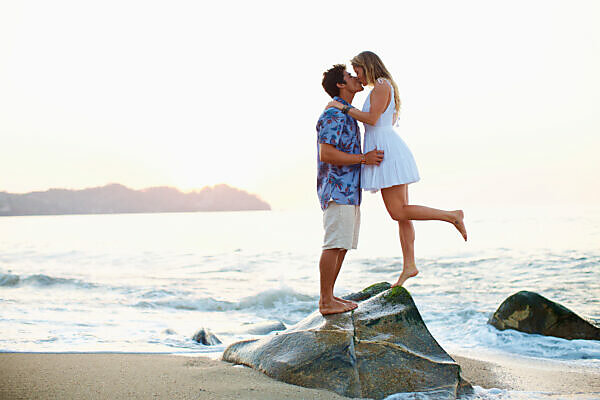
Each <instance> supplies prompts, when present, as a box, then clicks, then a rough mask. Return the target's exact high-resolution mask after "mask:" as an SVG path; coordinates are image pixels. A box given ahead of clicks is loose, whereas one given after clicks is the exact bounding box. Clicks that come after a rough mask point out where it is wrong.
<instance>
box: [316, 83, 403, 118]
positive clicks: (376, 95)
mask: <svg viewBox="0 0 600 400" xmlns="http://www.w3.org/2000/svg"><path fill="white" fill-rule="evenodd" d="M391 94H392V90H391V89H390V86H389V85H388V84H387V83H379V82H377V83H375V87H374V88H373V91H372V92H371V109H370V110H369V111H368V112H363V111H360V110H359V109H357V108H354V107H353V108H351V109H350V110H349V111H348V115H350V116H351V117H352V118H354V119H356V120H358V121H360V122H364V123H365V124H369V125H375V124H376V123H377V120H378V119H379V117H380V116H381V114H383V112H384V111H385V109H386V108H387V106H388V104H389V101H391V99H390V95H391ZM327 107H335V108H337V109H339V110H341V109H343V108H344V105H343V104H342V103H340V102H338V101H335V100H334V101H331V102H329V104H328V105H327Z"/></svg>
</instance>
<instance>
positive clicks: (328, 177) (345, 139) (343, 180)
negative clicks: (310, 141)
mask: <svg viewBox="0 0 600 400" xmlns="http://www.w3.org/2000/svg"><path fill="white" fill-rule="evenodd" d="M333 99H334V100H337V101H339V102H340V103H342V104H344V105H350V104H349V103H348V102H347V101H345V100H344V99H342V98H341V97H337V96H336V97H334V98H333ZM321 143H326V144H331V145H333V146H335V148H336V149H338V150H340V151H343V152H345V153H350V154H360V153H361V145H360V131H359V130H358V124H357V123H356V120H355V119H354V118H352V117H351V116H349V115H347V114H343V113H342V112H341V111H340V110H338V109H337V108H328V109H326V110H325V111H323V114H321V116H320V117H319V121H318V122H317V171H318V172H317V194H318V195H319V201H320V203H321V208H322V209H323V210H325V209H326V208H327V204H329V201H330V200H333V201H335V202H336V203H338V204H355V205H360V201H361V191H360V167H361V165H360V164H353V165H333V164H328V163H324V162H321V160H320V159H319V144H321Z"/></svg>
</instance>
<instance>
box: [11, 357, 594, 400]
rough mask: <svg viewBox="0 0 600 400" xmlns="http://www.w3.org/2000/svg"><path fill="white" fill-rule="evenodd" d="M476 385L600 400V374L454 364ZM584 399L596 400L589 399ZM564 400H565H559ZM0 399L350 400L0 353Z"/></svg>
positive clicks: (209, 375)
mask: <svg viewBox="0 0 600 400" xmlns="http://www.w3.org/2000/svg"><path fill="white" fill-rule="evenodd" d="M453 357H454V358H455V360H456V361H457V362H458V363H459V364H460V365H461V368H462V371H463V376H464V377H465V378H466V379H467V380H469V381H470V382H471V383H472V384H473V385H477V386H481V387H484V388H493V387H495V388H501V389H510V390H519V391H535V392H549V393H554V394H556V395H564V397H563V396H559V397H560V398H594V397H595V396H596V395H597V396H598V398H600V370H598V369H592V368H588V369H582V368H575V367H569V368H567V369H565V367H564V366H559V365H558V364H556V363H548V362H542V361H539V362H537V361H535V360H534V361H529V360H528V362H527V363H523V362H522V361H521V362H519V361H515V360H513V359H510V358H507V359H500V360H498V361H497V362H490V361H482V360H476V359H473V358H466V357H461V356H453ZM582 393H586V394H588V395H591V397H588V396H583V397H580V396H581V394H582ZM557 398H558V397H557ZM0 399H197V400H204V399H207V400H208V399H211V400H218V399H263V400H269V399H273V400H274V399H323V400H325V399H345V397H342V396H339V395H336V394H335V393H332V392H329V391H326V390H316V389H307V388H303V387H299V386H294V385H289V384H286V383H282V382H278V381H275V380H273V379H271V378H269V377H267V376H265V375H263V374H261V373H259V372H257V371H254V370H252V369H249V368H245V367H239V366H238V367H235V366H233V365H232V364H229V363H226V362H222V361H215V360H211V359H209V358H204V357H184V356H176V355H162V354H120V353H119V354H103V353H92V354H80V353H77V354H64V353H61V354H45V353H0Z"/></svg>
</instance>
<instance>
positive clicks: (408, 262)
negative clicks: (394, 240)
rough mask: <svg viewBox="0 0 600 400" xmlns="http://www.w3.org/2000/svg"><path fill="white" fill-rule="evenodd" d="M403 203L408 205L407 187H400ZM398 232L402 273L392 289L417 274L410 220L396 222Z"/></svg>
mask: <svg viewBox="0 0 600 400" xmlns="http://www.w3.org/2000/svg"><path fill="white" fill-rule="evenodd" d="M402 186H403V187H404V190H403V192H402V196H403V201H404V203H405V204H408V185H402ZM398 231H399V233H400V245H401V246H402V256H403V264H402V273H401V274H400V277H399V278H398V281H397V282H396V283H394V284H393V285H392V287H396V286H402V284H403V283H404V282H405V281H406V280H407V279H408V278H412V277H413V276H416V275H417V274H418V273H419V270H418V269H417V265H416V263H415V228H414V226H413V223H412V221H411V220H403V221H398Z"/></svg>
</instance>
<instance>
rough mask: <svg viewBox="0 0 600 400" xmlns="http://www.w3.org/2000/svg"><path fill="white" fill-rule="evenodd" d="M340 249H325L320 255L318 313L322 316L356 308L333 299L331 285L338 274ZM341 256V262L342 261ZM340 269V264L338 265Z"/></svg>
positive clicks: (354, 305) (353, 305)
mask: <svg viewBox="0 0 600 400" xmlns="http://www.w3.org/2000/svg"><path fill="white" fill-rule="evenodd" d="M342 251H344V253H345V250H341V249H326V250H323V252H322V253H321V260H320V261H319V270H320V272H321V299H320V300H319V311H320V312H321V314H323V315H328V314H338V313H343V312H346V311H350V310H353V309H355V308H356V304H348V303H345V302H341V301H338V300H336V299H335V298H334V297H333V285H334V284H335V280H336V278H337V275H338V273H339V268H338V259H340V252H342ZM343 259H344V258H343V256H342V257H341V261H343ZM339 267H341V263H340V264H339Z"/></svg>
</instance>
